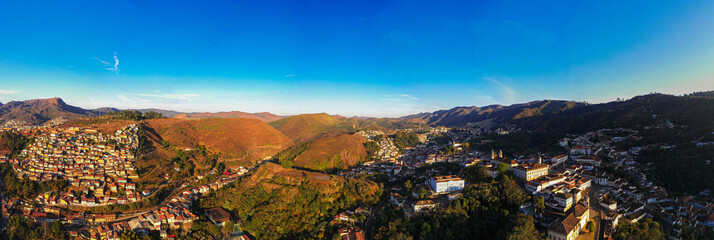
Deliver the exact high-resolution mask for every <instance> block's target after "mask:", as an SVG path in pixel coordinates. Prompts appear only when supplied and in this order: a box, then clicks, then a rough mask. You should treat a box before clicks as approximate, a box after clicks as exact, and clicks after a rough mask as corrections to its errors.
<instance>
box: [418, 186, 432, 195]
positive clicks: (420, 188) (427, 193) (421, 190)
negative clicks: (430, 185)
mask: <svg viewBox="0 0 714 240" xmlns="http://www.w3.org/2000/svg"><path fill="white" fill-rule="evenodd" d="M417 193H418V194H419V198H426V197H428V196H429V195H431V193H429V190H426V188H424V187H419V190H417Z"/></svg>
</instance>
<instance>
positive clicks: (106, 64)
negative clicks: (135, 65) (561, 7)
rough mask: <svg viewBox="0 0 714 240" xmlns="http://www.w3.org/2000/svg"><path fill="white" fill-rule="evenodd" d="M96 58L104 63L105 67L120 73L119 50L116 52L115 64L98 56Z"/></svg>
mask: <svg viewBox="0 0 714 240" xmlns="http://www.w3.org/2000/svg"><path fill="white" fill-rule="evenodd" d="M94 59H95V60H97V61H99V62H101V63H102V64H104V69H106V70H109V71H112V72H114V73H115V74H117V75H119V57H117V52H114V64H112V63H109V62H107V61H104V60H102V59H99V58H98V57H94Z"/></svg>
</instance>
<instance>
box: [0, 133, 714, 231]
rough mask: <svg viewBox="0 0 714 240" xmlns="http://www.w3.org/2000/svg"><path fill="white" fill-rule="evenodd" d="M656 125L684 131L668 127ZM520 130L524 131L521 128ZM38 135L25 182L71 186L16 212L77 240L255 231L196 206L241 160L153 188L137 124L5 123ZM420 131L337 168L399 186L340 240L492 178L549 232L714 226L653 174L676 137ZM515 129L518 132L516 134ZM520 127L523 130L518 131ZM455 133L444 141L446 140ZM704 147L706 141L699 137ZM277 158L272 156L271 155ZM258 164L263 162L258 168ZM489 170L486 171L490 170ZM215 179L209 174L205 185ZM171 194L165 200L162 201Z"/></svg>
mask: <svg viewBox="0 0 714 240" xmlns="http://www.w3.org/2000/svg"><path fill="white" fill-rule="evenodd" d="M654 127H655V128H676V127H677V126H674V125H671V124H670V125H661V126H660V125H658V126H654ZM512 130H513V129H512ZM4 131H12V132H18V133H20V134H24V135H26V136H32V137H33V141H32V142H31V143H30V144H28V145H27V146H26V148H24V149H22V151H20V152H19V154H18V156H17V157H16V158H8V157H7V156H2V157H1V158H0V161H2V163H5V164H10V165H11V169H12V171H14V173H15V174H17V177H18V178H21V179H27V180H29V181H36V182H53V181H60V180H62V181H66V182H67V185H68V187H69V189H70V190H65V191H52V190H50V191H47V192H44V193H41V194H39V195H37V196H34V197H32V198H17V197H15V198H7V197H3V198H2V207H3V208H2V210H3V216H4V217H5V218H8V217H11V216H13V215H19V216H25V217H27V218H29V219H33V220H34V221H37V222H45V223H52V222H60V223H61V224H62V225H64V226H66V229H67V231H66V232H67V234H68V235H69V236H71V237H74V238H77V239H110V240H114V239H122V236H123V235H126V234H125V233H127V232H132V233H136V234H139V235H143V236H148V235H150V234H152V232H153V233H158V235H159V236H160V238H162V239H180V238H179V237H178V236H180V234H181V233H183V232H188V231H191V229H192V226H193V224H194V223H195V222H197V221H202V223H201V224H203V222H210V224H212V225H214V226H215V227H216V228H226V224H231V225H232V226H233V227H231V229H232V231H231V232H230V233H228V234H227V235H228V236H230V237H231V239H251V238H250V237H249V235H248V234H247V233H246V232H243V230H242V229H241V224H240V221H234V220H238V219H237V218H236V217H234V216H232V214H231V213H229V212H228V210H226V209H225V208H223V207H215V208H211V209H205V210H202V211H197V210H196V209H195V205H196V204H197V203H199V202H200V201H201V199H202V198H205V197H207V196H209V195H210V194H211V193H213V192H216V191H218V190H220V189H221V188H222V187H224V186H226V185H229V184H231V183H233V182H235V181H236V180H239V179H241V178H242V177H243V176H244V175H249V174H251V170H252V169H248V168H245V167H234V168H231V169H226V170H225V171H224V172H217V171H215V170H214V171H210V172H208V173H206V174H203V175H197V176H193V177H191V178H188V179H183V180H181V181H176V182H168V183H166V184H165V185H166V187H164V188H161V189H162V190H160V191H157V188H149V189H142V188H140V187H139V186H137V184H136V183H135V181H136V180H137V179H139V174H137V170H136V167H134V162H135V161H136V158H137V151H136V150H137V149H138V148H139V147H140V139H139V138H140V136H139V135H140V134H142V133H140V131H141V129H140V127H139V126H138V125H136V124H131V125H127V126H124V127H121V128H119V129H118V130H116V131H115V132H112V133H104V132H101V131H98V130H96V129H93V128H79V127H69V128H57V127H48V126H35V127H27V126H24V127H15V128H5V129H4ZM401 131H403V132H408V133H413V134H414V137H415V139H416V142H415V143H414V145H413V146H409V147H403V148H400V147H398V146H397V144H396V141H398V140H397V138H398V137H399V136H398V135H387V134H386V133H384V132H382V131H373V130H361V131H358V132H357V133H359V134H360V135H362V136H363V137H365V139H367V141H373V142H375V143H376V144H377V146H378V147H379V150H378V151H377V152H375V153H374V156H373V158H372V159H371V160H369V161H365V162H363V163H361V164H359V165H357V166H354V167H351V168H348V169H344V170H341V171H339V172H338V173H337V174H338V175H341V176H344V177H348V178H355V179H361V178H365V177H371V176H383V177H384V178H385V180H386V181H385V182H387V183H390V185H389V186H388V188H385V189H384V190H385V192H386V193H385V197H384V200H383V201H382V203H381V204H379V205H376V206H367V205H360V206H358V207H352V208H347V209H343V210H341V211H340V212H339V213H337V214H336V215H334V216H333V217H332V221H331V223H330V224H331V225H332V226H333V227H335V228H336V229H337V233H336V234H337V236H339V237H340V238H341V239H369V237H370V236H371V235H370V234H373V233H370V232H368V229H370V228H371V226H370V224H371V221H373V219H374V218H375V217H376V216H377V215H378V214H380V213H379V209H382V210H383V209H384V208H393V209H397V210H398V211H399V212H401V213H403V214H404V216H406V217H407V218H419V217H420V216H429V215H431V214H434V213H437V212H439V211H440V210H441V209H445V208H449V207H452V206H454V204H455V201H458V200H459V199H462V198H463V194H464V191H465V189H466V188H467V187H468V186H470V185H476V186H478V185H481V186H485V185H491V184H493V183H494V182H493V181H495V183H498V181H510V180H504V179H510V178H512V180H514V182H515V183H516V184H517V186H518V188H519V189H520V190H521V191H522V192H524V193H526V194H527V196H528V198H529V199H532V200H531V201H529V202H526V203H523V204H521V205H519V206H518V212H519V214H523V215H528V216H530V217H531V218H532V219H533V221H534V222H535V224H537V226H538V228H540V229H543V231H544V232H545V233H546V234H547V235H546V236H547V238H548V239H554V240H555V239H611V238H612V237H613V236H615V235H616V234H617V231H618V225H620V224H623V223H636V222H638V221H645V219H659V221H660V222H661V224H662V228H663V232H664V233H665V234H666V236H667V238H668V239H681V234H682V232H683V231H684V230H683V228H684V227H685V226H694V227H699V228H709V227H714V220H713V219H714V204H712V203H711V202H710V201H707V200H704V199H706V198H703V197H707V196H709V194H710V193H709V191H708V190H706V191H702V192H701V193H700V194H699V196H694V195H685V196H681V195H679V196H672V195H669V194H668V191H667V190H666V189H665V188H664V187H662V186H657V185H656V184H654V183H653V182H652V181H650V180H648V177H647V174H646V172H645V169H646V168H647V167H648V164H646V163H642V162H639V161H638V156H639V154H640V152H642V151H646V150H648V149H672V148H676V147H677V146H675V145H672V144H668V143H657V144H647V145H633V144H631V143H637V142H641V140H642V139H641V137H640V136H641V135H640V134H639V132H638V131H636V130H633V129H627V128H617V129H600V130H597V131H591V132H587V133H584V134H568V135H567V136H566V137H564V138H562V139H560V140H558V141H554V142H552V143H550V144H551V145H553V146H556V148H557V149H558V150H557V151H550V152H536V153H531V154H524V155H521V154H511V155H508V154H507V153H504V151H503V150H502V149H488V150H478V149H477V148H474V147H472V146H477V145H478V144H479V141H480V142H481V143H484V142H485V143H489V141H484V140H479V139H481V138H482V137H484V136H508V135H509V134H514V132H511V130H505V129H503V128H500V127H499V128H492V129H491V130H484V129H479V130H470V129H469V127H464V128H459V129H456V128H452V129H449V128H441V127H440V128H425V129H419V130H401ZM514 131H515V130H514ZM515 132H516V133H517V131H515ZM445 139H446V140H448V141H444V140H445ZM692 143H693V144H696V146H698V147H706V146H705V145H704V144H701V143H702V142H695V141H692ZM265 162H267V161H263V162H262V163H265ZM253 169H254V168H253ZM470 169H482V170H483V173H484V174H485V175H484V176H482V178H483V177H485V178H489V179H490V180H489V181H492V183H488V181H487V182H486V183H483V182H481V183H479V182H475V183H474V182H473V181H474V180H473V179H472V178H473V176H471V175H470V174H472V173H473V170H470ZM479 171H480V170H479ZM207 179H210V180H208V181H206V180H207ZM159 196H162V198H158V197H159ZM150 198H153V199H159V201H158V202H156V203H155V204H153V205H150V206H147V207H142V208H139V209H133V208H132V209H123V210H122V209H120V210H118V211H109V212H99V213H94V212H92V211H87V210H89V209H93V208H98V207H103V206H119V205H124V206H126V205H128V204H131V203H140V202H142V201H149V200H148V199H150Z"/></svg>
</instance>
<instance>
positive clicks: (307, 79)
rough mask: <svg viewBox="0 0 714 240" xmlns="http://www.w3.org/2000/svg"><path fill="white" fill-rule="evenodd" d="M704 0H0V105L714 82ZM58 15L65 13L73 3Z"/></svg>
mask: <svg viewBox="0 0 714 240" xmlns="http://www.w3.org/2000/svg"><path fill="white" fill-rule="evenodd" d="M712 11H714V2H711V1H692V2H687V3H678V2H666V1H655V2H653V1H635V2H626V3H616V4H601V2H598V1H585V2H569V1H562V2H550V3H541V2H537V3H535V2H534V3H522V2H502V1H483V2H472V1H456V2H448V3H438V2H426V1H425V2H413V1H386V2H358V3H337V2H329V1H328V2H313V3H294V2H289V1H285V2H281V1H278V2H272V3H266V2H260V3H236V2H231V1H219V2H212V3H211V4H191V3H189V2H180V1H178V2H177V1H173V2H171V4H165V3H157V2H105V3H99V2H91V1H87V2H83V3H82V4H78V3H74V4H66V3H60V2H53V1H39V2H35V3H21V2H2V3H0V33H2V34H3V36H8V37H3V38H0V79H1V81H0V82H1V83H0V102H3V103H5V102H8V101H11V100H26V99H36V98H50V97H61V98H62V99H63V100H65V101H66V102H67V103H68V104H71V105H75V106H79V107H82V108H86V109H94V108H101V107H115V108H120V109H144V108H158V109H166V110H174V111H180V112H220V111H242V112H251V113H252V112H271V113H274V114H277V115H294V114H300V113H319V112H325V113H329V114H336V115H342V116H368V117H401V116H405V115H409V114H415V113H420V112H432V111H435V110H442V109H450V108H453V107H457V106H486V105H492V104H501V105H511V104H514V103H523V102H529V101H534V100H542V99H562V100H572V101H587V102H590V103H601V102H608V101H614V100H615V99H617V98H624V99H628V98H631V97H633V96H636V95H643V94H648V93H651V92H659V93H665V94H673V95H681V94H685V93H691V92H696V91H707V90H712V89H714V68H711V67H710V65H711V63H714V42H712V41H710V39H714V31H712V30H711V29H714V15H712V14H711V12H712ZM70 13H71V14H70Z"/></svg>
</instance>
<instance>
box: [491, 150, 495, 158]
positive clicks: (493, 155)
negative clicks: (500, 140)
mask: <svg viewBox="0 0 714 240" xmlns="http://www.w3.org/2000/svg"><path fill="white" fill-rule="evenodd" d="M491 159H492V160H493V159H496V152H494V151H493V149H491Z"/></svg>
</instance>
